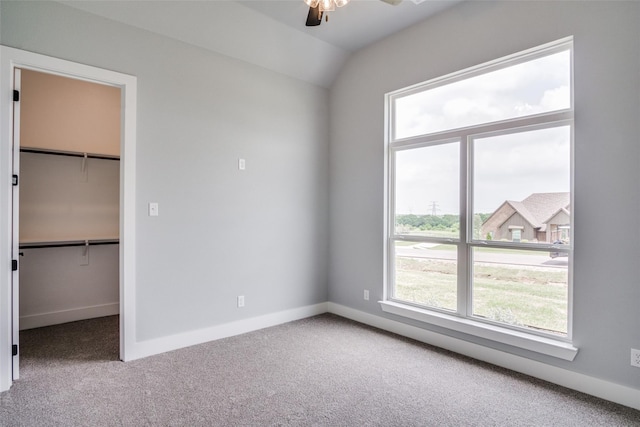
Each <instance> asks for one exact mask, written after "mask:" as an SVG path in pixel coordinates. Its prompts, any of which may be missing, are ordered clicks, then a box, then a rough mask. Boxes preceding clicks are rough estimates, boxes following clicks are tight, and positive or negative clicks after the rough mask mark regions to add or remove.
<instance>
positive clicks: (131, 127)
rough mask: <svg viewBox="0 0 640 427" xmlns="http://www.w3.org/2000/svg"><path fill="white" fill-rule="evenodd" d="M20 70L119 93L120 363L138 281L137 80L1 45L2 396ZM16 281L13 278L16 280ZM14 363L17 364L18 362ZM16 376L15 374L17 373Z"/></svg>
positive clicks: (127, 348) (8, 365) (130, 336)
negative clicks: (15, 93)
mask: <svg viewBox="0 0 640 427" xmlns="http://www.w3.org/2000/svg"><path fill="white" fill-rule="evenodd" d="M15 68H23V69H31V70H36V71H42V72H45V73H50V74H57V75H61V76H64V77H70V78H75V79H81V80H87V81H92V82H96V83H101V84H108V85H111V86H116V87H119V88H120V89H121V93H122V108H121V114H122V116H121V120H122V126H121V138H120V141H121V142H120V143H121V147H120V153H121V157H120V292H119V295H120V359H121V360H124V361H127V360H132V359H134V358H135V357H134V356H133V351H134V346H135V342H136V339H135V331H136V325H135V323H136V322H135V321H136V316H135V314H136V313H135V308H136V302H135V295H136V292H135V283H136V282H135V280H136V233H135V230H136V228H135V222H136V194H135V192H136V111H137V78H136V77H135V76H130V75H127V74H122V73H118V72H114V71H109V70H103V69H100V68H96V67H91V66H87V65H82V64H77V63H74V62H69V61H65V60H62V59H57V58H52V57H49V56H45V55H40V54H36V53H32V52H27V51H23V50H19V49H14V48H10V47H6V46H0V132H1V133H0V392H1V391H5V390H8V389H9V387H11V384H12V381H13V363H14V357H13V356H12V344H13V341H12V340H13V338H12V337H13V332H14V330H17V329H18V325H17V324H15V322H14V321H13V319H12V317H13V311H14V309H15V310H17V309H18V307H14V306H13V304H14V303H13V301H12V299H13V298H12V282H13V281H12V278H13V272H12V269H11V260H12V249H13V242H12V241H11V240H12V238H11V236H12V227H13V226H12V213H13V202H12V179H11V178H12V174H13V173H14V172H13V165H12V163H13V162H12V161H13V105H12V104H13V84H14V81H13V80H14V69H15ZM16 282H17V280H16ZM17 357H18V356H16V359H15V362H16V363H17V362H18V360H17ZM16 372H17V371H16Z"/></svg>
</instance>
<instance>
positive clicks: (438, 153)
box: [394, 142, 460, 239]
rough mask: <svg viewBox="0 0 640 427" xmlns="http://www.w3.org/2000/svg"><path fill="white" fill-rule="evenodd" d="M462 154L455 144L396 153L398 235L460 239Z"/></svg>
mask: <svg viewBox="0 0 640 427" xmlns="http://www.w3.org/2000/svg"><path fill="white" fill-rule="evenodd" d="M459 152H460V148H459V144H458V143H457V142H455V143H449V144H442V145H432V146H428V147H421V148H413V149H409V150H401V151H397V152H396V153H395V159H396V162H395V189H394V194H395V232H396V234H404V235H414V236H429V237H449V238H456V239H457V238H458V237H459V235H460V207H459V206H460V200H459V199H460V197H459V191H460V190H459V182H460V172H459V171H460V160H459V158H458V156H459Z"/></svg>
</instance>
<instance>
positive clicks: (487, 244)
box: [382, 39, 575, 359]
mask: <svg viewBox="0 0 640 427" xmlns="http://www.w3.org/2000/svg"><path fill="white" fill-rule="evenodd" d="M386 99H387V111H388V116H387V128H388V129H389V134H388V137H387V147H388V151H387V167H388V178H389V179H388V182H389V184H388V191H387V195H388V196H387V207H388V211H387V215H388V221H387V233H386V234H387V236H388V246H387V251H386V254H387V255H386V257H387V269H386V278H385V280H386V283H387V285H386V298H385V301H383V303H382V306H383V309H384V310H385V311H389V312H393V313H395V314H400V315H408V316H410V317H414V318H417V319H421V320H426V321H429V322H434V323H436V324H438V325H439V326H445V327H449V328H452V329H458V330H462V331H463V332H466V333H474V334H477V335H481V336H483V337H487V338H490V339H496V340H498V341H502V342H507V343H509V344H513V345H519V346H524V347H527V345H528V344H524V345H521V344H522V343H523V342H526V341H527V340H532V341H533V342H534V343H533V344H531V345H530V346H529V347H527V348H530V349H533V350H534V351H541V352H544V353H547V354H552V353H553V354H554V355H558V354H557V353H556V352H555V348H552V349H550V350H545V349H544V348H542V347H545V346H549V347H554V346H560V347H562V348H563V351H564V350H567V352H565V353H563V354H561V355H559V356H558V357H564V358H567V359H572V358H573V357H574V356H575V352H574V350H575V349H574V348H573V347H571V346H570V345H564V344H561V343H565V344H568V343H569V342H570V338H571V324H570V319H571V312H570V307H571V303H570V302H571V289H572V285H571V274H570V273H571V260H572V240H573V239H572V229H571V223H572V218H573V215H574V213H573V209H572V204H571V200H572V197H571V179H572V138H573V94H572V40H571V39H564V40H561V41H558V42H554V43H551V44H548V45H545V46H542V47H539V48H536V49H531V50H529V51H526V52H523V53H520V54H516V55H512V56H510V57H508V58H504V59H501V60H498V61H493V62H491V63H489V64H485V65H482V66H478V67H474V68H472V69H469V70H465V71H462V72H459V73H455V74H453V75H450V76H445V77H443V78H439V79H435V80H432V81H429V82H426V83H422V84H419V85H416V86H412V87H410V88H406V89H402V90H399V91H396V92H393V93H390V94H388V95H387V98H386ZM503 336H506V337H507V338H506V339H503V338H501V337H503ZM509 337H517V339H515V340H513V339H511V338H509ZM523 337H524V338H523ZM538 343H544V345H543V346H540V345H538ZM545 348H546V347H545ZM561 353H562V351H561Z"/></svg>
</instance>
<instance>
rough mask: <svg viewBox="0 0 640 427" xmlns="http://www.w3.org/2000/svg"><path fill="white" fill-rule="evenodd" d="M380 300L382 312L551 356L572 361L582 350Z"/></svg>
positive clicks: (557, 342) (519, 332) (524, 334)
mask: <svg viewBox="0 0 640 427" xmlns="http://www.w3.org/2000/svg"><path fill="white" fill-rule="evenodd" d="M379 303H380V306H381V307H382V311H384V312H385V313H391V314H395V315H397V316H402V317H406V318H409V319H413V320H418V321H420V322H425V323H429V324H432V325H436V326H440V327H443V328H447V329H451V330H454V331H458V332H462V333H465V334H469V335H473V336H476V337H480V338H485V339H488V340H491V341H495V342H498V343H502V344H506V345H510V346H513V347H518V348H521V349H525V350H529V351H533V352H536V353H540V354H544V355H547V356H552V357H557V358H559V359H563V360H568V361H572V360H573V359H574V358H575V357H576V354H578V349H577V348H576V347H574V346H573V345H572V344H571V343H568V342H564V341H559V340H554V339H553V338H546V337H541V336H538V335H532V334H527V333H526V332H521V331H515V330H512V329H507V328H501V327H499V326H495V325H489V324H485V323H481V322H476V321H473V320H471V319H463V318H460V317H456V316H451V315H447V314H444V313H438V312H435V311H429V310H425V309H421V308H417V307H412V306H409V305H405V304H400V303H397V302H393V301H380V302H379Z"/></svg>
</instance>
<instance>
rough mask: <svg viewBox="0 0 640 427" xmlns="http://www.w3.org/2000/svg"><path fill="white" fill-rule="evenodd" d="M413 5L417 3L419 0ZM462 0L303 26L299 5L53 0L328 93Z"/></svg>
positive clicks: (273, 0)
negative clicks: (369, 54)
mask: <svg viewBox="0 0 640 427" xmlns="http://www.w3.org/2000/svg"><path fill="white" fill-rule="evenodd" d="M418 1H419V0H418ZM459 1H461V0H426V1H423V2H421V3H420V4H415V3H414V2H413V0H404V1H403V2H402V3H401V4H400V5H398V6H391V5H389V4H386V3H384V2H381V1H379V0H352V1H351V2H350V3H349V4H347V5H346V6H344V7H342V8H338V9H337V10H336V11H334V12H331V13H330V14H329V21H328V22H325V21H323V22H322V24H321V25H320V26H317V27H306V26H305V21H306V18H307V12H308V10H309V8H308V6H307V5H306V4H304V2H303V0H261V1H255V0H253V1H250V0H199V1H191V0H171V1H166V0H127V1H112V0H72V1H70V0H59V2H60V3H63V4H66V5H68V6H71V7H74V8H77V9H81V10H84V11H86V12H90V13H93V14H96V15H99V16H102V17H105V18H108V19H111V20H115V21H119V22H122V23H125V24H128V25H132V26H134V27H138V28H142V29H144V30H148V31H152V32H155V33H158V34H162V35H164V36H168V37H171V38H174V39H177V40H180V41H182V42H185V43H189V44H192V45H195V46H199V47H201V48H204V49H208V50H211V51H214V52H218V53H221V54H224V55H227V56H230V57H233V58H236V59H239V60H242V61H246V62H250V63H252V64H256V65H259V66H261V67H264V68H267V69H270V70H272V71H276V72H279V73H283V74H286V75H288V76H291V77H295V78H298V79H301V80H304V81H307V82H310V83H313V84H316V85H319V86H323V87H329V86H331V83H332V82H333V80H334V79H335V77H336V76H337V74H338V72H339V71H340V69H341V67H342V65H343V64H344V62H345V61H346V60H347V58H348V56H349V55H350V54H351V53H352V52H354V51H356V50H358V49H361V48H363V47H365V46H367V45H369V44H372V43H374V42H376V41H378V40H380V39H382V38H384V37H386V36H388V35H390V34H393V33H395V32H397V31H400V30H402V29H404V28H406V27H409V26H411V25H413V24H415V23H417V22H419V21H422V20H424V19H427V18H428V17H430V16H432V15H434V14H436V13H438V12H439V11H441V10H443V9H446V8H447V7H450V6H452V5H454V4H455V3H458V2H459Z"/></svg>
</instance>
